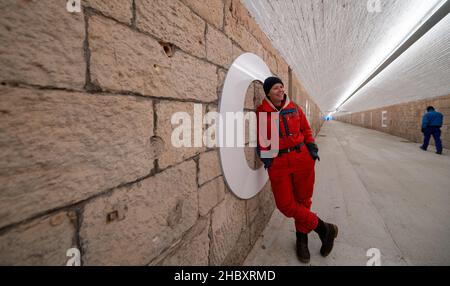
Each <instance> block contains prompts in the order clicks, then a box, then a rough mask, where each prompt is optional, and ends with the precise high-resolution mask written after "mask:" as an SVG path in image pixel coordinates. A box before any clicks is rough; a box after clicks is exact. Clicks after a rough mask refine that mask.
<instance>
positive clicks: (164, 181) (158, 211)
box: [80, 160, 198, 265]
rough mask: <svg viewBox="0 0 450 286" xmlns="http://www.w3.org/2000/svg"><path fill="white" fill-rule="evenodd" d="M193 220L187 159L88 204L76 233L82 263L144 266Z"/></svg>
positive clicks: (193, 189)
mask: <svg viewBox="0 0 450 286" xmlns="http://www.w3.org/2000/svg"><path fill="white" fill-rule="evenodd" d="M175 178H176V179H175ZM197 218H198V201H197V184H196V165H195V162H194V161H192V160H191V161H188V162H185V163H182V164H179V165H178V166H175V167H173V168H170V169H167V170H165V171H164V172H162V173H159V174H156V175H155V176H152V177H149V178H147V179H144V180H142V181H140V182H138V183H135V184H133V185H131V186H125V187H122V188H119V189H117V190H115V191H114V192H113V193H112V194H110V195H108V196H102V197H99V198H96V199H94V200H92V201H90V202H89V203H87V204H86V206H85V207H84V212H83V220H82V224H81V229H80V237H81V242H82V247H83V250H84V253H85V255H84V259H83V261H84V263H85V264H86V265H147V264H148V263H150V261H152V260H153V259H155V258H156V257H157V256H158V255H160V254H161V253H162V251H163V250H164V249H166V248H169V247H170V246H171V245H172V244H174V243H175V242H177V241H178V240H179V239H180V238H181V236H182V235H183V233H184V232H185V231H187V230H188V229H189V228H191V227H192V226H193V225H194V223H195V222H196V220H197Z"/></svg>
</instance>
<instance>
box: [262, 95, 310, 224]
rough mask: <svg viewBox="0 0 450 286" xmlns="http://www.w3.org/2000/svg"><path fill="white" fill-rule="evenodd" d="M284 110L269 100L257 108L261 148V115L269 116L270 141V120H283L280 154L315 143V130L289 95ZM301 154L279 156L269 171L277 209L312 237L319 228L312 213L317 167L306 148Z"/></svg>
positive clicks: (280, 134)
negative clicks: (273, 115)
mask: <svg viewBox="0 0 450 286" xmlns="http://www.w3.org/2000/svg"><path fill="white" fill-rule="evenodd" d="M282 106H283V107H282V108H281V109H280V110H278V109H277V108H276V107H275V106H274V105H273V104H272V102H271V101H270V100H269V99H268V98H267V97H266V98H265V99H264V100H263V102H262V103H261V105H260V106H259V107H258V108H257V111H256V112H257V123H258V125H257V132H258V148H259V149H260V150H269V149H270V146H269V147H267V148H264V147H262V146H261V144H260V143H261V142H260V140H259V125H260V124H261V123H260V119H259V114H260V113H261V112H266V114H267V116H268V117H267V123H265V125H263V126H267V129H268V130H267V133H268V135H267V137H268V139H270V136H271V135H270V133H271V132H270V116H271V113H272V112H278V113H279V114H280V116H279V123H280V124H279V128H280V130H279V136H280V138H279V150H282V149H286V148H290V147H293V146H296V145H298V144H300V143H302V142H304V143H305V144H307V143H310V142H314V137H313V135H312V130H311V127H310V126H309V124H308V121H307V119H306V116H305V114H304V113H303V111H302V110H301V109H300V107H299V106H298V105H297V104H295V103H294V102H291V101H290V100H289V97H288V96H287V95H286V96H285V99H284V100H283V102H282ZM300 151H301V152H298V151H295V150H294V151H291V152H289V153H285V154H282V155H279V156H277V157H276V158H274V160H273V161H272V165H271V166H270V167H269V169H268V172H269V178H270V183H271V186H272V192H273V195H274V198H275V203H276V206H277V208H278V209H279V210H280V211H281V213H283V214H284V215H285V216H287V217H292V218H294V219H295V228H296V230H297V231H299V232H302V233H309V232H310V231H311V230H314V229H315V228H316V227H317V223H318V220H317V216H316V214H315V213H313V212H311V211H310V208H311V203H312V195H313V189H314V178H315V173H314V166H315V160H313V159H312V157H311V155H310V154H309V152H308V148H307V147H306V145H303V146H302V147H301V149H300Z"/></svg>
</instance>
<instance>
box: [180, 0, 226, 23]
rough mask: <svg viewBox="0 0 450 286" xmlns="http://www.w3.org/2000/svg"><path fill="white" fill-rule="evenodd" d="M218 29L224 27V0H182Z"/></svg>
mask: <svg viewBox="0 0 450 286" xmlns="http://www.w3.org/2000/svg"><path fill="white" fill-rule="evenodd" d="M181 1H183V3H185V4H186V5H187V6H188V7H189V8H191V9H192V10H193V11H194V12H195V13H197V14H198V15H199V16H200V17H202V18H203V19H205V20H206V21H207V22H208V23H210V24H213V25H214V26H215V27H216V28H217V29H222V28H223V6H224V1H223V0H181Z"/></svg>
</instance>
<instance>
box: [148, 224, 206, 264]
mask: <svg viewBox="0 0 450 286" xmlns="http://www.w3.org/2000/svg"><path fill="white" fill-rule="evenodd" d="M209 222H210V217H209V216H207V217H204V218H199V219H198V220H197V223H196V224H195V225H194V226H193V227H192V228H191V229H190V230H189V231H188V232H187V234H185V235H184V236H183V240H182V241H181V242H180V243H179V244H178V245H176V246H175V247H173V248H171V249H170V250H168V251H167V252H168V254H163V255H161V256H164V258H163V259H161V261H155V262H154V263H151V264H150V265H157V266H207V265H208V264H209V261H208V260H209V256H208V255H209V236H208V234H209V226H210V223H209Z"/></svg>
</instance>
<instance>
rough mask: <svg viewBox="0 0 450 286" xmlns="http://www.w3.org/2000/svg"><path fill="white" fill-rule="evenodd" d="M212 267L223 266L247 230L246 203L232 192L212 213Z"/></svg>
mask: <svg viewBox="0 0 450 286" xmlns="http://www.w3.org/2000/svg"><path fill="white" fill-rule="evenodd" d="M211 223H212V243H211V251H210V263H211V265H221V264H222V263H224V260H225V258H226V256H227V255H228V254H229V253H230V252H231V251H232V250H233V248H234V247H235V245H236V243H237V242H238V239H239V237H240V235H241V233H242V232H243V231H244V230H245V228H246V218H245V201H244V200H240V199H238V198H237V197H235V196H234V195H233V194H231V193H230V192H228V193H227V195H226V197H225V200H224V201H222V203H220V204H219V205H218V206H217V207H215V208H214V209H213V212H212V220H211Z"/></svg>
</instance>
